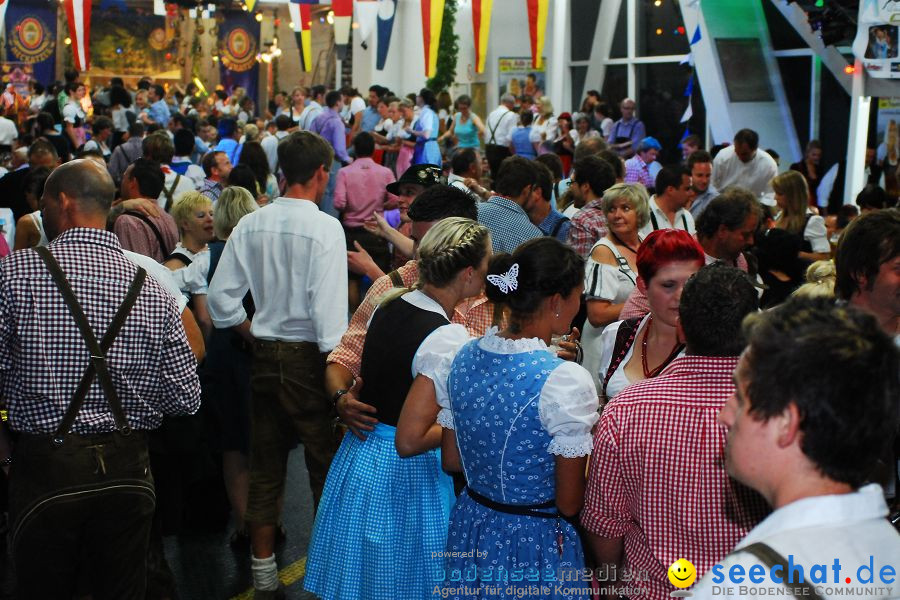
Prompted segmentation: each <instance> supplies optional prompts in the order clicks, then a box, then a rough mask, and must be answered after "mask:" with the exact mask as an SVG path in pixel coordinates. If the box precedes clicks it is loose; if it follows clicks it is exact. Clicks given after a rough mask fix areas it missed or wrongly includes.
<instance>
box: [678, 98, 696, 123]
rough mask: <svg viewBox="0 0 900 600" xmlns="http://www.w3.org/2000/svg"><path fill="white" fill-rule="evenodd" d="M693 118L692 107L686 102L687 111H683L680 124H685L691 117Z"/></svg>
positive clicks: (689, 102)
mask: <svg viewBox="0 0 900 600" xmlns="http://www.w3.org/2000/svg"><path fill="white" fill-rule="evenodd" d="M693 116H694V107H693V106H691V101H690V100H688V105H687V110H686V111H684V115H683V116H682V117H681V122H682V123H687V122H688V121H690V120H691V117H693Z"/></svg>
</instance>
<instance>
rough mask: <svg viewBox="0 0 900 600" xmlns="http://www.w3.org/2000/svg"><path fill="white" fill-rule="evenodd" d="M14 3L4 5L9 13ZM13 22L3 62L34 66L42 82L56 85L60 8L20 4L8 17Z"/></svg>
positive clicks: (1, 57)
mask: <svg viewBox="0 0 900 600" xmlns="http://www.w3.org/2000/svg"><path fill="white" fill-rule="evenodd" d="M10 2H11V0H5V1H4V2H3V4H2V5H0V11H5V10H6V7H7V6H8V5H9V3H10ZM6 18H7V19H9V31H8V34H7V40H6V41H7V50H5V51H2V52H3V54H0V60H2V59H3V58H5V59H6V60H7V61H9V62H23V63H28V64H30V65H31V66H32V69H33V73H34V74H33V77H34V79H36V80H38V81H53V77H54V73H55V71H56V60H55V58H56V57H55V54H56V52H55V50H56V7H55V6H53V5H50V4H46V5H41V4H38V5H34V4H26V3H23V2H17V3H14V4H13V5H12V7H10V9H9V12H7V13H6Z"/></svg>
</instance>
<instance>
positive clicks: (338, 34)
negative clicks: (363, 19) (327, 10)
mask: <svg viewBox="0 0 900 600" xmlns="http://www.w3.org/2000/svg"><path fill="white" fill-rule="evenodd" d="M331 10H332V11H334V44H335V48H336V50H337V56H338V59H339V60H344V59H346V58H347V46H348V45H349V44H350V25H351V24H352V22H353V0H332V2H331Z"/></svg>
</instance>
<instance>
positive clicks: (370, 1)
mask: <svg viewBox="0 0 900 600" xmlns="http://www.w3.org/2000/svg"><path fill="white" fill-rule="evenodd" d="M353 12H354V14H355V17H354V19H355V22H356V23H357V24H358V25H359V28H358V29H357V30H356V33H357V34H359V37H357V38H356V39H357V40H359V41H360V42H361V44H360V45H361V46H362V47H363V49H364V50H368V49H369V42H368V40H369V37H370V36H371V35H372V32H373V31H374V30H375V23H376V21H377V20H378V2H377V1H376V0H356V1H355V2H354V3H353Z"/></svg>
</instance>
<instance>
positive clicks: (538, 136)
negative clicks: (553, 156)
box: [530, 96, 559, 154]
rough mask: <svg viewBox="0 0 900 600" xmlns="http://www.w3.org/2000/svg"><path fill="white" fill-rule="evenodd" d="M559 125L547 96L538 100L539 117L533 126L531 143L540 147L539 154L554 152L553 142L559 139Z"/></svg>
mask: <svg viewBox="0 0 900 600" xmlns="http://www.w3.org/2000/svg"><path fill="white" fill-rule="evenodd" d="M558 135H559V133H558V123H557V119H556V117H554V116H553V103H552V102H550V100H549V99H548V98H547V97H546V96H541V99H540V100H538V116H537V118H536V119H535V120H534V123H532V125H531V138H530V139H531V142H532V143H535V144H537V145H538V154H546V153H547V152H553V140H555V139H556V138H557V137H558Z"/></svg>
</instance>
